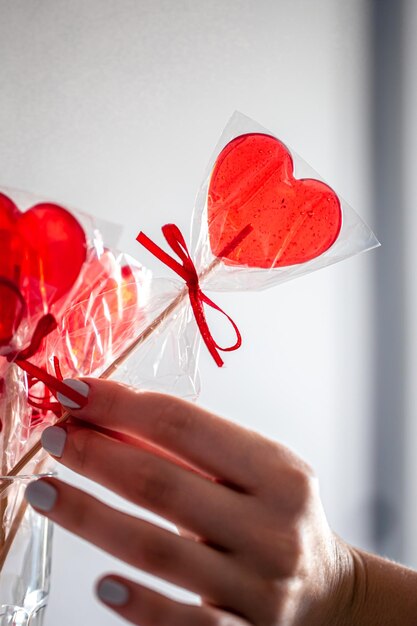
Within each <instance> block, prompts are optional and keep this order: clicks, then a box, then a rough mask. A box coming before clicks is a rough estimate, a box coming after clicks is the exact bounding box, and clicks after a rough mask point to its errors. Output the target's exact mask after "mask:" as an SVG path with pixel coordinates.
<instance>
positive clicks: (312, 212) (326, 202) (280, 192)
mask: <svg viewBox="0 0 417 626" xmlns="http://www.w3.org/2000/svg"><path fill="white" fill-rule="evenodd" d="M207 203H208V224H209V238H210V245H211V249H212V251H213V254H214V255H215V256H219V255H220V253H221V251H222V250H223V249H224V248H225V246H226V245H227V244H228V243H229V242H230V241H231V240H232V239H233V237H235V236H236V235H237V234H238V233H239V232H240V231H242V230H243V229H244V228H245V226H247V225H248V224H251V225H252V227H253V232H252V233H251V234H250V235H248V236H247V237H246V238H245V239H244V240H243V241H242V243H241V244H240V245H239V246H238V247H237V248H235V249H234V250H232V251H231V252H230V253H229V254H228V255H227V257H226V258H225V259H224V260H225V262H226V263H227V264H228V265H247V266H249V267H254V268H255V267H258V268H273V267H282V266H287V265H295V264H297V263H305V262H306V261H310V260H311V259H314V258H315V257H317V256H319V255H320V254H323V252H325V251H326V250H328V249H329V248H330V246H331V245H332V244H333V243H334V242H335V241H336V239H337V237H338V235H339V232H340V228H341V225H342V212H341V207H340V202H339V199H338V197H337V195H336V194H335V192H334V191H333V190H332V189H331V188H330V187H328V186H327V185H325V184H324V183H322V182H320V181H318V180H315V179H312V178H306V179H296V178H294V175H293V162H292V158H291V155H290V153H289V152H288V150H287V148H286V147H285V146H284V144H282V143H281V142H280V141H278V139H276V138H275V137H272V136H270V135H264V134H260V133H252V134H247V135H241V136H239V137H236V138H235V139H233V140H232V141H231V142H230V143H228V144H227V145H226V147H225V148H224V149H223V150H222V152H221V153H220V155H219V157H218V159H217V161H216V163H215V165H214V169H213V172H212V175H211V179H210V186H209V191H208V200H207Z"/></svg>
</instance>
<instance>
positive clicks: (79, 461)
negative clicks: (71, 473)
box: [70, 428, 94, 474]
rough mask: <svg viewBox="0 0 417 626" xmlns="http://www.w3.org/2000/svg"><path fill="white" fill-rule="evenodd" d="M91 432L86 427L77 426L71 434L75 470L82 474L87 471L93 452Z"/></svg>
mask: <svg viewBox="0 0 417 626" xmlns="http://www.w3.org/2000/svg"><path fill="white" fill-rule="evenodd" d="M93 440H94V438H93V434H92V431H90V430H89V429H88V428H78V429H77V430H76V431H74V432H73V433H72V434H71V439H70V441H71V443H72V449H73V452H74V462H75V465H76V467H77V471H80V472H81V473H82V474H84V473H86V472H87V471H88V466H89V463H90V459H91V457H92V456H94V453H93V451H92V450H93V445H94V443H93Z"/></svg>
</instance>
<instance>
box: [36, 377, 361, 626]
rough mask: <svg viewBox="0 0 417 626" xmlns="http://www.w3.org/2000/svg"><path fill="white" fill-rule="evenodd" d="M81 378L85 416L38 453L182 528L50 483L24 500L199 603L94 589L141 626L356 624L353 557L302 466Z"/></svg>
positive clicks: (181, 411) (105, 586) (137, 588)
mask: <svg viewBox="0 0 417 626" xmlns="http://www.w3.org/2000/svg"><path fill="white" fill-rule="evenodd" d="M66 382H68V381H66ZM87 382H88V384H86V383H84V382H82V381H70V382H69V384H70V385H73V386H74V387H76V388H77V391H81V392H83V393H84V394H85V395H87V394H88V403H87V405H86V407H84V408H83V409H79V410H77V409H74V410H73V415H74V417H75V418H77V419H76V420H75V421H74V420H73V421H72V423H68V424H67V425H66V426H65V428H63V427H52V428H48V429H46V430H45V431H44V433H43V437H42V441H43V446H44V448H45V449H46V450H47V451H48V452H50V453H51V454H52V455H53V456H55V457H56V458H58V460H59V461H60V462H61V463H63V464H64V465H66V466H67V467H69V468H70V469H72V470H74V471H76V472H78V473H79V474H82V475H84V476H87V477H88V478H90V479H92V480H94V481H96V482H98V483H101V484H102V485H104V486H106V487H108V488H110V489H112V490H113V491H115V492H116V493H118V494H120V495H121V496H123V497H124V498H126V499H128V500H130V501H132V502H134V503H136V504H138V505H140V506H142V507H145V508H146V509H149V510H150V511H153V512H155V513H157V514H158V515H161V516H163V517H164V518H166V519H168V520H170V521H171V522H173V523H174V524H176V525H178V526H179V527H180V528H181V529H184V530H185V531H186V533H185V534H183V535H182V536H178V535H176V534H174V533H171V532H169V531H167V530H164V529H162V528H159V527H158V526H155V525H153V524H151V523H149V522H145V521H143V520H140V519H136V518H134V517H131V516H130V515H127V514H124V513H121V512H119V511H116V510H114V509H112V508H110V507H109V506H107V505H106V504H104V503H103V502H100V501H98V500H97V499H95V498H93V497H92V496H90V495H87V494H85V493H84V492H82V491H80V490H78V489H75V488H74V487H71V486H70V485H67V484H64V483H62V482H61V481H59V480H57V479H54V478H46V479H42V480H40V481H37V482H35V483H32V484H31V485H30V486H29V487H28V490H27V498H28V500H29V502H30V503H31V504H32V505H33V506H34V507H35V508H36V509H37V510H38V511H39V512H40V513H43V514H44V515H47V516H48V517H49V518H50V519H51V520H53V521H54V522H56V523H57V524H60V525H61V526H63V527H64V528H66V529H68V530H70V531H72V532H74V533H76V534H77V535H79V536H80V537H83V538H84V539H87V540H88V541H90V542H92V543H94V544H95V545H97V546H99V547H100V548H102V549H104V550H106V551H107V552H109V553H111V554H113V555H114V556H116V557H118V558H119V559H122V560H124V561H126V562H127V563H129V564H131V565H134V566H136V567H138V568H139V569H141V570H144V571H146V572H149V573H151V574H154V575H156V576H159V577H161V578H163V579H165V580H167V581H170V582H172V583H175V584H176V585H179V586H181V587H184V588H186V589H188V590H190V591H192V592H195V593H197V594H199V595H200V596H201V598H202V604H201V606H188V605H185V604H180V603H177V602H174V601H173V600H170V599H167V598H165V597H163V596H161V595H159V594H157V593H156V592H154V591H150V590H148V589H146V588H144V587H143V586H141V585H138V584H136V583H134V582H132V581H129V580H125V579H124V578H122V577H120V576H117V575H111V576H106V577H105V578H104V579H102V580H101V581H100V583H99V584H98V595H99V597H100V598H101V599H102V600H103V601H104V602H105V603H106V604H108V605H109V606H111V607H112V608H113V609H114V610H115V611H117V612H118V613H119V614H120V615H121V616H123V617H124V618H126V619H127V620H130V621H131V622H132V623H133V624H141V626H154V625H156V624H158V625H159V624H167V625H168V624H169V625H175V626H177V625H178V626H215V625H216V626H220V625H221V626H244V625H246V626H247V625H248V624H252V625H256V626H278V625H279V626H284V625H285V626H287V625H297V626H298V625H300V626H301V625H304V624H305V625H307V624H308V626H314V625H320V626H323V625H329V626H337V625H338V624H341V625H342V624H354V623H355V624H356V623H357V622H355V620H354V617H353V613H354V612H355V610H356V608H355V597H356V595H355V593H356V589H355V569H356V568H355V558H354V553H353V551H352V550H351V549H349V547H348V546H346V545H345V544H344V543H343V542H341V541H340V540H339V539H338V538H337V537H335V535H334V534H333V533H332V531H331V530H330V528H329V527H328V524H327V522H326V518H325V516H324V513H323V509H322V506H321V502H320V498H319V492H318V485H317V480H316V478H315V477H314V475H313V472H312V470H311V469H310V468H309V467H308V466H307V465H306V464H305V463H304V462H303V461H301V460H300V459H299V458H298V457H297V456H295V455H294V454H293V453H292V452H291V451H290V450H288V449H287V448H285V447H283V446H282V445H279V444H278V443H274V442H272V441H269V440H267V439H265V438H263V437H261V436H260V435H258V434H256V433H254V432H251V431H248V430H245V429H243V428H240V427H239V426H236V425H234V424H232V423H230V422H227V421H225V420H223V419H221V418H219V417H217V416H215V415H212V414H211V413H209V412H207V411H204V410H203V409H201V408H199V407H198V406H195V405H194V404H190V403H187V402H185V401H182V400H179V399H177V398H174V397H171V396H166V395H162V394H157V393H147V392H140V391H135V390H133V389H130V388H128V387H125V386H122V385H120V384H117V383H114V382H104V381H100V380H95V379H94V380H93V379H91V380H88V381H87ZM60 400H61V401H64V402H63V403H64V404H65V403H66V404H67V405H69V406H71V401H65V398H61V399H60Z"/></svg>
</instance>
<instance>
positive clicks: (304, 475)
mask: <svg viewBox="0 0 417 626" xmlns="http://www.w3.org/2000/svg"><path fill="white" fill-rule="evenodd" d="M315 486H316V478H315V476H314V473H313V472H312V471H311V470H309V468H308V466H301V467H296V468H293V469H292V470H291V471H290V472H289V475H288V487H289V490H288V496H289V497H288V504H289V505H290V506H289V509H290V511H291V512H293V513H294V514H296V515H299V514H303V513H304V512H305V511H306V510H307V509H308V507H309V505H310V502H311V498H312V496H313V493H314V492H315Z"/></svg>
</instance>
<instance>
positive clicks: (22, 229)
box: [0, 194, 86, 345]
mask: <svg viewBox="0 0 417 626" xmlns="http://www.w3.org/2000/svg"><path fill="white" fill-rule="evenodd" d="M85 257H86V238H85V233H84V230H83V228H82V227H81V225H80V224H79V223H78V221H77V220H76V219H75V217H73V216H72V215H71V213H69V212H68V211H67V210H66V209H63V208H62V207H60V206H58V205H56V204H51V203H42V204H38V205H36V206H34V207H32V208H31V209H29V210H27V211H26V212H25V213H21V212H20V211H19V209H18V208H17V207H16V205H15V204H14V202H13V201H12V200H11V199H10V198H8V197H7V196H5V195H4V194H0V279H1V280H2V287H1V291H0V299H1V301H2V302H1V303H0V305H1V308H2V310H3V312H7V315H6V316H5V317H3V318H2V322H1V328H0V344H2V345H4V344H5V343H8V341H9V340H10V336H13V334H14V332H15V330H16V323H17V320H18V319H19V316H21V310H20V309H21V301H20V300H19V298H17V297H16V294H15V292H16V289H17V290H18V291H19V292H20V293H21V295H22V298H23V300H24V302H25V305H26V308H27V311H28V314H29V315H34V316H36V315H38V314H40V313H44V312H45V310H46V309H47V308H49V306H50V305H51V304H53V303H54V302H56V301H57V300H59V298H61V297H62V296H63V295H65V294H66V293H67V292H68V291H69V290H70V288H71V287H72V285H73V284H74V282H75V280H76V279H77V277H78V274H79V272H80V269H81V267H82V265H83V263H84V261H85ZM8 281H10V285H11V286H10V285H9V283H8ZM12 287H13V288H12ZM9 297H10V298H12V299H13V302H14V303H15V305H14V306H11V304H10V303H6V300H7V299H8V298H9Z"/></svg>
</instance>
